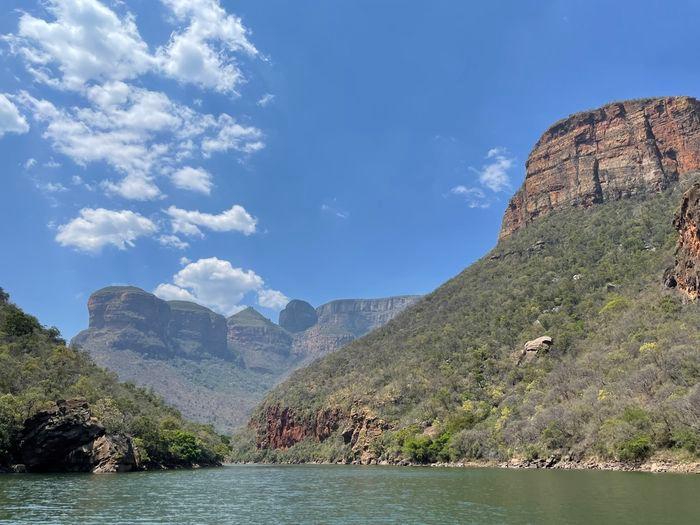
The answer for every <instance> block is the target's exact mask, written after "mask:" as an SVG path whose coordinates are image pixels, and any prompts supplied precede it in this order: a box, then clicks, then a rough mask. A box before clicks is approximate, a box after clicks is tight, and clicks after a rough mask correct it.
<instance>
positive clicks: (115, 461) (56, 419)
mask: <svg viewBox="0 0 700 525" xmlns="http://www.w3.org/2000/svg"><path fill="white" fill-rule="evenodd" d="M20 453H21V457H22V461H23V462H24V464H25V466H26V468H27V470H28V471H30V472H95V473H100V472H126V471H129V470H134V469H135V468H137V467H138V463H137V460H136V455H135V453H134V448H133V445H132V443H131V440H130V439H129V438H128V437H126V436H121V435H116V434H108V433H107V432H106V431H105V429H104V427H102V425H100V423H99V422H98V421H97V420H96V419H95V418H93V417H92V415H91V413H90V407H89V405H88V404H87V402H85V401H84V400H80V399H73V400H69V401H57V402H56V406H55V407H53V408H51V409H49V410H45V411H42V412H38V413H37V414H35V415H34V416H33V417H31V418H29V419H28V420H27V421H25V423H24V429H23V432H22V437H21V441H20Z"/></svg>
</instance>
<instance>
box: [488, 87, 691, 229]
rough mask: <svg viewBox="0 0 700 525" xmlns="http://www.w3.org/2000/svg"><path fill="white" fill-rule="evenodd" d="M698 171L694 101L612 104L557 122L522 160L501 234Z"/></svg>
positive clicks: (661, 186)
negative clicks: (520, 183)
mask: <svg viewBox="0 0 700 525" xmlns="http://www.w3.org/2000/svg"><path fill="white" fill-rule="evenodd" d="M699 169H700V102H698V101H697V100H696V99H694V98H691V97H666V98H649V99H641V100H630V101H625V102H615V103H612V104H608V105H606V106H603V107H602V108H599V109H595V110H592V111H584V112H581V113H577V114H575V115H572V116H570V117H568V118H565V119H563V120H560V121H559V122H557V123H556V124H554V125H553V126H551V127H550V128H549V129H548V130H547V131H545V133H544V134H543V135H542V137H541V138H540V140H539V141H538V142H537V144H536V145H535V147H534V149H533V150H532V152H531V153H530V156H529V157H528V159H527V163H526V175H525V182H524V183H523V186H522V188H520V190H519V191H518V192H517V193H516V194H515V195H514V196H513V198H512V199H511V201H510V204H509V205H508V208H507V209H506V212H505V215H504V217H503V227H502V229H501V234H500V237H501V238H504V237H507V236H508V235H510V234H511V233H513V232H514V231H515V230H517V229H519V228H522V227H523V226H525V225H527V224H529V223H530V222H532V221H533V220H534V219H535V218H537V217H539V216H542V215H546V214H548V213H550V212H551V211H554V210H560V209H563V208H566V207H569V206H584V207H586V206H591V205H592V204H596V203H600V202H604V201H609V200H616V199H620V198H624V197H628V196H630V195H638V194H640V193H649V192H656V191H659V190H662V189H664V188H667V187H668V186H669V185H670V184H672V183H674V182H676V181H678V180H679V179H682V178H683V175H684V174H686V173H690V172H693V171H696V170H699Z"/></svg>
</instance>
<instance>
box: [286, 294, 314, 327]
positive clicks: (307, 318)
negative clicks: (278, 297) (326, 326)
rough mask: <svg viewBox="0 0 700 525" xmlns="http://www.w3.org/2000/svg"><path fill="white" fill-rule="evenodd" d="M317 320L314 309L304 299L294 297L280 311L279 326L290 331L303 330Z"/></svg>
mask: <svg viewBox="0 0 700 525" xmlns="http://www.w3.org/2000/svg"><path fill="white" fill-rule="evenodd" d="M317 322H318V316H317V314H316V310H315V309H314V307H313V306H311V305H310V304H309V303H307V302H306V301H301V300H299V299H294V300H292V301H290V302H289V304H287V306H286V307H285V308H284V310H282V311H281V312H280V326H281V327H282V328H284V329H285V330H287V331H288V332H291V333H296V332H303V331H304V330H306V329H307V328H311V327H312V326H313V325H315V324H316V323H317Z"/></svg>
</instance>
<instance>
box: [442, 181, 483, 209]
mask: <svg viewBox="0 0 700 525" xmlns="http://www.w3.org/2000/svg"><path fill="white" fill-rule="evenodd" d="M450 193H451V194H452V195H457V196H459V197H462V198H463V199H464V200H465V201H466V203H467V205H468V206H469V207H470V208H488V207H489V202H488V200H487V198H486V194H485V193H484V191H483V190H482V189H480V188H468V187H466V186H463V185H459V186H455V187H454V188H452V189H451V190H450Z"/></svg>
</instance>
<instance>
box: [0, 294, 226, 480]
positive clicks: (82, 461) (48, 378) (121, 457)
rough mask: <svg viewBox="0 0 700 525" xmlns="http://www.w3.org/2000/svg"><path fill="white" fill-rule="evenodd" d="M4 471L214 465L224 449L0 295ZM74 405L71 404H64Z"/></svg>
mask: <svg viewBox="0 0 700 525" xmlns="http://www.w3.org/2000/svg"><path fill="white" fill-rule="evenodd" d="M0 363H2V370H3V372H2V374H0V471H2V470H3V468H7V467H8V466H9V465H11V464H13V463H21V464H23V465H24V467H26V468H27V469H29V470H30V471H46V470H71V471H92V472H109V471H120V470H131V469H134V468H138V467H146V468H148V467H152V468H162V467H167V466H191V465H192V464H215V463H218V462H219V461H220V460H221V459H222V458H223V456H224V454H225V453H226V450H227V446H226V445H225V443H224V442H223V440H222V438H221V437H220V436H218V435H217V434H216V433H214V431H213V430H212V429H211V428H208V427H204V426H201V425H195V424H192V423H188V422H187V421H184V420H183V419H182V418H181V416H180V414H179V413H178V412H177V411H176V410H174V409H173V408H171V407H170V406H168V405H166V404H165V403H164V402H163V401H162V400H161V399H160V398H158V397H156V396H154V395H153V394H152V393H150V392H147V391H146V390H143V389H139V388H135V387H134V386H133V385H128V384H123V383H119V382H118V381H117V379H116V377H115V376H114V375H113V374H111V373H108V372H107V371H105V370H103V369H101V368H99V367H97V366H96V365H95V364H94V363H93V362H92V361H91V360H90V359H89V358H88V357H87V356H86V355H85V354H83V353H80V352H76V351H75V350H72V349H70V348H67V347H66V346H65V342H64V341H63V340H62V339H61V338H60V334H59V333H58V331H57V330H56V329H55V328H50V329H46V328H43V327H42V326H41V325H40V324H39V322H38V321H37V320H36V319H35V318H34V317H32V316H30V315H28V314H26V313H24V312H23V311H22V310H20V309H19V308H18V307H17V306H15V305H13V304H11V303H10V302H9V301H8V296H7V294H5V293H4V292H3V291H2V289H0ZM66 399H69V401H64V400H66Z"/></svg>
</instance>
